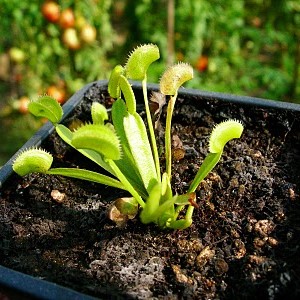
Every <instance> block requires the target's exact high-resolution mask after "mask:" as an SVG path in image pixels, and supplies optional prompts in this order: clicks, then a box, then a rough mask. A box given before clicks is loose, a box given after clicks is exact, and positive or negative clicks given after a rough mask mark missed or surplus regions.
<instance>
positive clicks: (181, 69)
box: [160, 63, 194, 96]
mask: <svg viewBox="0 0 300 300" xmlns="http://www.w3.org/2000/svg"><path fill="white" fill-rule="evenodd" d="M193 76H194V74H193V68H192V67H191V66H190V65H189V64H186V63H178V64H176V65H173V66H171V67H169V68H168V69H167V70H166V71H165V72H164V74H163V75H162V77H161V79H160V91H161V93H162V94H164V95H171V96H173V95H176V94H177V91H178V89H179V88H180V87H181V86H182V84H183V83H184V82H186V81H188V80H190V79H192V78H193Z"/></svg>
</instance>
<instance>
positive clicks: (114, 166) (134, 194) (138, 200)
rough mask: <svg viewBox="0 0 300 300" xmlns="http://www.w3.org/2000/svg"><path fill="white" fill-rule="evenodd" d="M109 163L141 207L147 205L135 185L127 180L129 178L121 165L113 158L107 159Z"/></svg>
mask: <svg viewBox="0 0 300 300" xmlns="http://www.w3.org/2000/svg"><path fill="white" fill-rule="evenodd" d="M107 162H108V164H109V165H110V167H111V168H112V170H113V171H114V172H115V174H116V176H117V178H118V179H119V180H120V181H121V182H122V183H123V185H124V186H125V187H126V189H127V191H128V192H129V193H130V194H131V195H132V196H133V197H134V198H135V199H136V201H137V202H138V204H139V205H140V206H141V207H144V206H145V202H144V201H143V199H142V197H141V196H140V195H139V193H138V192H137V191H136V190H135V189H134V187H133V186H132V185H131V184H130V182H129V181H128V180H127V178H126V177H125V176H124V174H123V173H122V172H121V170H120V169H119V167H118V166H117V165H116V164H115V162H114V161H113V160H112V159H108V160H107Z"/></svg>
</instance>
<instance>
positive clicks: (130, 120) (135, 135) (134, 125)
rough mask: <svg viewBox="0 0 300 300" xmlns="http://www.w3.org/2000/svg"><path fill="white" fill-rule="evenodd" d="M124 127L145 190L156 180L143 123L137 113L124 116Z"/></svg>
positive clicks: (148, 189)
mask: <svg viewBox="0 0 300 300" xmlns="http://www.w3.org/2000/svg"><path fill="white" fill-rule="evenodd" d="M124 129H125V134H126V137H127V141H128V143H129V147H130V150H131V153H132V156H133V158H134V161H135V164H136V166H137V168H138V170H139V173H140V175H141V178H142V180H143V182H144V185H145V188H146V190H147V191H148V192H149V191H150V190H151V188H152V187H153V186H154V184H155V183H156V182H157V179H156V178H157V174H156V169H155V164H154V160H153V155H152V151H151V146H150V143H149V140H148V135H147V131H146V127H145V124H144V122H143V120H142V118H141V117H140V115H138V114H137V113H135V114H133V115H131V114H128V115H127V116H126V117H125V118H124Z"/></svg>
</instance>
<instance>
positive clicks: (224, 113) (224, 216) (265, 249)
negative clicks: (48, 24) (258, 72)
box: [2, 49, 300, 299]
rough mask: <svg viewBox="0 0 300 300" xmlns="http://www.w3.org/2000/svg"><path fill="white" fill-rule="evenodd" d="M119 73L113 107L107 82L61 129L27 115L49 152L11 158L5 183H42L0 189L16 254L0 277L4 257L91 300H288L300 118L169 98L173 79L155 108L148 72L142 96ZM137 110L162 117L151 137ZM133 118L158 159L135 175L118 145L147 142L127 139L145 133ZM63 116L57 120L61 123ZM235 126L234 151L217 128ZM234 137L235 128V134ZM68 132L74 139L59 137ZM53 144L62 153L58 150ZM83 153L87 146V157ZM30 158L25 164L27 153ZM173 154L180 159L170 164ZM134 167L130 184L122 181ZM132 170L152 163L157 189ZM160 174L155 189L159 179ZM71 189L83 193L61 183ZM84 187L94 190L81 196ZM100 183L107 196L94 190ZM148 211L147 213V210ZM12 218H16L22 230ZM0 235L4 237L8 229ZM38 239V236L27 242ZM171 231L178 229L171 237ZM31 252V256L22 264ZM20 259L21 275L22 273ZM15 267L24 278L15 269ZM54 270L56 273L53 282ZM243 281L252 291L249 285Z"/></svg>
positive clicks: (293, 113)
mask: <svg viewBox="0 0 300 300" xmlns="http://www.w3.org/2000/svg"><path fill="white" fill-rule="evenodd" d="M154 50H156V49H154ZM153 57H154V58H155V57H156V56H155V55H154V56H153ZM153 57H152V59H153ZM148 63H149V61H148ZM128 66H130V63H128V64H127V65H126V66H125V67H117V68H116V69H114V72H113V73H112V75H113V78H112V79H111V80H110V82H109V84H108V90H109V92H110V95H109V94H108V93H107V85H106V84H103V82H102V83H98V84H94V85H91V86H90V87H89V89H88V90H85V96H84V97H83V99H84V101H82V102H81V103H80V105H79V106H78V107H76V114H75V115H72V116H70V115H69V116H66V113H63V112H62V111H61V110H60V106H59V105H58V103H57V102H53V101H52V100H51V101H48V100H49V99H48V100H47V99H46V101H45V98H40V99H39V101H36V102H33V103H32V104H33V105H31V106H32V107H31V109H30V110H31V112H34V110H35V114H37V115H39V114H41V115H43V116H44V114H45V111H47V115H48V118H49V119H50V120H51V122H52V123H53V124H54V126H55V127H54V128H55V134H54V135H52V137H51V138H50V140H47V141H45V142H44V143H43V145H42V148H45V150H46V151H41V150H38V152H31V153H33V155H36V156H35V159H34V160H32V157H29V158H28V157H27V155H26V153H27V154H28V153H30V152H24V150H22V153H23V154H21V156H19V159H17V160H16V158H13V161H14V162H15V164H14V168H15V169H16V168H17V169H18V168H19V167H20V166H18V164H21V170H22V172H23V173H21V175H24V174H26V173H28V172H32V168H34V171H35V172H41V173H31V174H28V175H25V176H24V177H19V176H17V175H16V174H14V175H13V176H12V178H11V179H9V180H8V181H7V182H6V186H7V187H8V186H10V185H12V184H14V186H12V191H6V189H3V192H2V198H3V201H5V203H6V205H5V207H6V217H7V219H10V220H17V224H15V225H11V226H12V227H13V228H15V229H14V231H12V230H8V229H6V230H2V232H3V233H4V232H5V233H6V235H5V238H4V239H5V240H13V241H14V245H15V246H17V247H14V245H12V247H8V248H7V247H6V248H5V251H6V252H5V253H6V255H5V257H4V259H3V263H4V264H5V265H6V266H8V267H13V265H12V263H11V262H12V259H11V257H12V256H13V257H14V267H15V268H17V269H19V270H24V268H25V265H26V267H28V268H29V269H30V270H29V271H27V273H30V274H33V275H37V276H39V277H44V278H45V279H47V280H51V281H55V282H56V283H59V284H61V285H65V286H69V287H72V288H74V289H77V290H80V291H84V292H85V293H86V294H88V295H92V296H96V297H99V298H101V297H102V298H103V297H119V298H120V297H124V298H126V297H127V298H128V297H133V298H138V299H139V298H153V297H166V296H167V295H170V294H173V295H176V296H177V297H178V298H182V297H186V296H187V295H193V297H196V298H198V299H199V298H200V299H201V298H220V297H227V298H230V297H233V295H234V296H235V297H236V296H237V295H238V297H240V298H243V297H253V296H255V295H258V294H259V295H262V296H263V297H269V296H270V295H273V294H272V293H273V292H274V293H277V294H276V295H286V296H290V297H295V296H296V294H297V288H296V287H297V285H298V284H299V279H297V278H298V277H297V274H298V273H297V272H298V270H299V264H297V263H295V261H296V258H297V257H298V255H299V253H297V251H295V245H297V244H298V243H299V238H298V236H299V235H298V234H295V235H293V238H288V236H291V232H294V233H298V231H299V222H298V223H297V220H298V215H299V205H297V201H296V200H297V199H299V184H298V182H299V180H298V179H299V167H298V166H297V163H295V162H297V161H299V144H300V141H299V134H298V132H299V121H298V120H299V111H300V109H299V106H292V105H291V106H290V107H288V105H286V104H277V103H273V102H266V101H263V100H257V99H253V98H247V97H246V98H243V97H235V96H227V95H222V94H217V93H204V92H199V91H193V90H188V89H186V90H182V89H180V90H178V91H177V90H176V84H177V83H178V82H179V83H182V79H183V78H187V77H185V76H178V77H176V82H175V86H174V85H173V82H171V83H169V84H167V89H169V90H168V91H171V92H167V90H166V89H165V88H163V91H165V94H169V93H170V95H166V97H165V102H166V104H163V103H164V101H163V100H161V101H160V100H157V99H163V98H164V97H163V96H156V97H154V98H153V97H151V94H152V93H154V92H158V91H159V90H160V89H161V85H160V86H157V85H155V86H153V85H149V84H148V89H145V81H144V78H145V72H144V71H145V70H142V69H140V70H139V75H138V78H134V79H141V78H142V81H144V82H143V83H142V84H140V85H139V84H136V83H135V82H131V84H128V82H127V80H126V77H127V76H130V77H131V76H132V74H131V73H130V72H129V71H128V72H126V69H127V68H128ZM178 67H180V65H176V66H175V68H178ZM124 69H125V70H124ZM168 72H171V71H170V70H168ZM176 73H177V74H178V70H177V71H176ZM167 74H168V73H167ZM123 77H125V79H124V78H123ZM132 77H135V76H132ZM163 77H164V76H163ZM163 77H162V79H163ZM167 77H168V76H167ZM145 90H146V93H145ZM80 95H81V96H80V97H79V98H82V94H80ZM145 95H146V96H147V97H145ZM148 95H149V96H150V99H148ZM111 96H112V97H111ZM121 96H122V98H121ZM133 96H134V97H133ZM175 96H176V97H175ZM123 97H124V98H125V101H124V98H123ZM146 98H147V99H146ZM115 99H116V100H115ZM120 99H122V100H123V101H121V100H120ZM134 99H136V101H134ZM145 99H146V101H147V100H149V102H150V103H152V101H154V102H155V101H156V103H157V104H158V105H157V106H156V107H157V109H156V110H155V111H154V116H153V115H150V117H151V119H150V121H151V122H149V123H148V119H147V118H148V117H147V111H146V109H145V108H144V107H147V106H145ZM240 99H242V101H241V100H240ZM99 100H100V102H99ZM44 101H45V102H44ZM95 102H96V103H98V104H95ZM174 102H176V104H175V105H174V106H173V104H174ZM45 103H47V105H46V106H45ZM50 103H52V104H51V105H52V106H50ZM170 103H171V104H170ZM66 105H69V102H67V103H66ZM104 107H105V109H104ZM140 107H142V110H143V109H145V111H144V112H142V113H141V117H142V121H143V124H145V127H146V132H147V133H148V132H150V131H151V129H149V128H150V126H151V124H154V126H153V127H154V128H153V132H154V134H155V136H156V138H155V141H154V140H151V135H150V134H149V139H148V141H149V142H148V143H147V148H146V150H145V151H143V155H144V156H145V157H150V156H148V154H149V147H150V149H151V152H152V153H154V152H155V151H153V150H152V145H153V144H154V143H155V142H156V149H157V154H153V159H151V160H150V159H149V161H150V162H144V158H143V157H142V158H141V160H140V161H139V162H136V159H135V156H134V153H133V152H132V151H131V148H133V147H130V145H131V143H133V142H132V141H130V140H125V138H127V136H129V134H127V135H126V130H130V133H132V132H134V134H133V135H136V134H139V136H140V141H139V144H138V147H140V144H142V143H144V142H145V139H144V136H143V135H142V134H141V132H144V129H141V128H140V127H141V125H138V126H137V124H141V123H140V122H139V121H138V122H136V121H133V118H132V115H133V116H136V114H135V113H136V112H137V111H139V110H140ZM286 107H288V108H289V109H286ZM137 108H138V109H137ZM170 108H172V110H171V109H170ZM107 109H108V110H107ZM292 109H294V110H292ZM53 111H58V113H54V114H53V113H52V112H53ZM170 111H171V112H172V114H171V115H172V116H173V118H172V119H171V124H170V117H168V114H170ZM116 112H117V114H116ZM62 115H64V116H65V119H64V121H63V122H62V123H61V122H59V121H60V118H61V116H62ZM116 115H117V116H116ZM169 116H170V115H169ZM153 117H154V119H153ZM134 118H135V120H139V117H137V116H136V117H134ZM236 119H239V120H241V122H242V123H243V124H244V127H245V130H244V132H243V134H242V136H241V138H239V139H233V140H231V138H232V137H236V135H231V134H230V135H228V132H227V128H226V127H227V125H228V126H231V124H229V123H228V122H231V121H228V120H236ZM120 120H122V122H120ZM226 120H227V122H225V123H224V121H226ZM154 121H155V122H154ZM219 123H220V124H221V127H219V126H217V124H219ZM74 124H77V125H76V126H74ZM120 124H121V125H120ZM122 124H123V126H122ZM124 124H126V126H124ZM233 124H234V125H235V126H238V127H239V126H240V125H239V124H240V122H237V123H236V122H234V123H233ZM71 125H72V128H74V127H76V128H77V129H75V130H72V131H69V127H70V126H71ZM94 125H95V126H94ZM224 125H225V126H224ZM47 126H49V124H48V125H47ZM103 126H104V127H105V129H104V127H103ZM118 126H120V127H121V129H122V130H124V132H125V133H123V134H122V132H121V129H120V128H117V127H118ZM216 126H217V127H216ZM223 126H224V127H223ZM128 128H130V129H128ZM133 128H135V130H133ZM168 128H170V130H169V129H168ZM214 128H216V129H215V130H214ZM99 129H100V130H101V137H100V138H101V140H98V138H99V136H98V133H97V132H98V131H99ZM220 129H221V130H220ZM86 130H87V131H88V133H89V134H90V136H89V137H90V138H88V141H86V135H85V132H84V131H86ZM219 130H220V131H221V133H219ZM43 132H45V129H44V130H43ZM70 132H71V133H70ZM95 132H96V133H95ZM120 132H121V133H120ZM168 133H170V136H169V135H168ZM224 133H226V134H225V135H224ZM75 134H77V136H75ZM107 135H108V136H109V138H107V137H106V136H107ZM115 135H117V137H118V138H117V140H116V138H115V137H116V136H115ZM214 135H215V137H214ZM62 136H63V141H62V140H61V139H60V138H59V137H62ZM211 137H213V139H211ZM73 138H74V140H73ZM130 138H131V139H132V135H131V134H130ZM215 138H216V139H215ZM93 139H94V140H96V141H97V143H94V144H93V143H92V144H91V141H93ZM72 140H73V142H72ZM124 140H125V141H126V143H125V142H124ZM134 141H135V140H134ZM215 141H218V142H215ZM38 144H39V143H38ZM38 144H37V145H35V146H34V148H35V149H32V147H29V148H31V149H29V151H36V150H37V149H36V148H37V147H38ZM66 144H67V145H66ZM79 144H80V147H79ZM224 144H226V145H225V147H224V146H223V145H224ZM68 145H69V146H68ZM82 145H84V147H81V146H82ZM99 145H102V147H101V150H99V149H98V147H99ZM124 145H126V147H128V148H127V149H126V148H125V146H124ZM134 145H136V142H134ZM166 145H167V146H166ZM46 146H47V147H46ZM169 146H170V147H171V149H170V148H169ZM76 147H77V148H79V151H78V149H77V148H76ZM138 147H137V148H138ZM147 149H148V150H147ZM178 149H180V151H181V153H182V155H180V156H176V157H174V156H173V157H172V156H171V159H169V157H170V153H171V154H172V155H173V154H174V153H175V152H176V150H178ZM129 150H130V151H129ZM27 151H28V150H27ZM220 152H222V153H223V155H222V156H220ZM49 153H51V155H50V154H49ZM95 153H98V154H99V155H98V154H95ZM130 153H131V154H130ZM211 153H214V154H213V155H210V154H211ZM216 153H217V154H216ZM129 155H130V156H129ZM156 155H157V156H158V161H159V168H158V165H156V159H155V156H156ZM219 156H220V157H219ZM206 157H210V158H209V159H208V162H209V163H210V161H213V162H214V168H213V169H212V168H211V166H210V164H209V163H208V169H209V170H210V171H208V173H207V176H205V179H203V180H202V178H201V177H203V174H205V172H204V171H203V169H202V170H201V166H203V165H204V166H205V168H204V169H205V170H206V166H207V165H206V163H205V161H206ZM91 158H92V159H91ZM129 158H130V159H129ZM212 158H214V159H216V160H218V164H215V161H214V160H212ZM52 159H53V161H52ZM125 159H128V161H127V163H128V164H126V167H122V164H121V163H120V160H123V161H124V160H125ZM26 161H27V162H26ZM36 161H38V163H36ZM111 161H112V162H113V163H111ZM133 161H134V162H135V163H134V166H136V170H135V172H136V173H135V174H138V175H137V176H136V177H135V176H132V173H131V170H132V169H131V166H132V165H131V163H132V162H133ZM141 161H143V163H144V165H147V164H148V163H151V165H152V167H151V169H150V170H151V174H155V180H153V177H154V175H153V177H152V176H151V177H147V175H148V174H141V173H142V171H143V170H141V169H143V168H141V167H139V165H138V164H139V163H141ZM28 162H29V164H28ZM45 162H46V164H45ZM99 162H100V163H101V164H102V165H101V167H100V166H99V164H100V163H99ZM10 164H11V163H10ZM161 164H162V165H161ZM116 166H117V168H116ZM129 166H130V167H129ZM170 166H171V173H170V174H171V176H170V178H169V175H168V174H169V173H168V172H169V170H170ZM149 168H150V167H149V166H147V169H146V168H145V170H149ZM158 169H160V170H158ZM199 169H200V170H201V172H200V174H202V175H199V173H198V170H199ZM5 170H6V167H4V170H3V171H5ZM67 170H71V171H67ZM83 170H85V171H83ZM119 170H121V173H122V174H124V173H125V174H126V176H122V174H120V171H119ZM74 171H75V172H74ZM159 171H161V175H160V176H157V174H159ZM20 172H21V171H20ZM111 172H114V176H111ZM126 172H127V173H126ZM62 173H64V174H62ZM147 173H148V172H147ZM55 174H61V175H64V176H61V175H55ZM74 174H75V175H76V176H75V175H74ZM99 174H101V176H99ZM164 174H166V175H164ZM80 176H81V177H82V178H81V179H79V180H78V179H73V178H69V177H77V178H80ZM84 177H85V178H84ZM87 177H89V179H91V178H92V179H93V180H92V182H90V183H89V184H87V181H86V179H88V178H87ZM124 177H125V179H124ZM134 178H136V179H135V180H134ZM195 178H196V179H195ZM199 178H200V180H199ZM82 179H84V180H82ZM159 179H160V180H161V181H160V183H159ZM103 180H105V181H107V184H108V185H111V186H114V188H111V189H110V188H108V187H107V185H103V184H101V182H100V181H103ZM126 180H127V181H126ZM199 181H200V184H198V182H199ZM99 182H100V184H99ZM128 182H129V185H128ZM102 183H103V182H102ZM153 183H154V184H153ZM132 186H133V189H132V188H131V187H132ZM162 187H163V188H162ZM170 187H172V188H170ZM194 189H195V190H194ZM193 190H194V191H193ZM157 191H158V192H157ZM162 191H164V192H162ZM153 195H154V196H153ZM116 199H117V200H116ZM132 199H135V200H136V201H132ZM149 199H150V200H149ZM114 200H116V201H114ZM149 201H150V202H149ZM143 202H145V203H144V204H143ZM147 203H151V205H148V207H147V206H146V205H147ZM153 203H154V204H153ZM165 203H167V204H165ZM12 206H16V207H17V210H16V211H13V210H12ZM153 207H154V208H153ZM177 207H179V209H177ZM145 210H146V213H145ZM21 211H23V212H24V213H25V214H24V217H22V218H20V216H21V215H20V212H21ZM177 213H178V214H177ZM16 216H18V218H16ZM108 216H112V217H111V219H113V220H114V221H116V223H117V225H118V226H116V225H115V224H114V223H112V222H111V221H110V220H109V218H108ZM29 217H30V218H29ZM177 221H179V222H177ZM191 221H192V222H191ZM2 226H3V228H4V229H5V228H7V227H6V226H7V222H5V223H3V225H2ZM35 228H38V232H37V233H33V231H32V230H34V229H35ZM176 228H180V229H184V228H185V229H184V230H175V231H174V230H172V229H176ZM161 229H164V230H161ZM166 229H169V230H166ZM29 233H31V234H30V235H29ZM288 233H289V234H288ZM25 237H27V239H26V240H25V241H24V238H25ZM34 242H37V243H38V246H37V245H36V244H34ZM30 247H31V248H32V249H38V251H37V250H35V251H32V253H31V251H25V249H29V248H30ZM14 248H21V250H22V254H18V255H17V254H15V251H14ZM25 252H26V258H27V259H26V262H24V260H22V259H20V258H21V257H22V255H24V253H25ZM56 255H58V257H56ZM16 261H20V262H21V261H22V264H19V265H18V266H16ZM27 261H28V263H27ZM262 264H263V265H264V266H265V267H264V268H262V267H261V266H262ZM46 266H48V267H46ZM51 270H52V272H54V273H52V275H51V272H50V271H51ZM59 270H61V271H62V273H59V274H60V275H57V274H58V271H59ZM78 270H80V278H81V280H80V281H81V282H80V284H78V276H79V274H78ZM48 272H49V273H48ZM53 274H55V275H53ZM250 274H251V276H252V277H251V278H253V276H255V278H256V280H255V281H251V280H249V276H250ZM283 276H284V278H285V280H284V281H283V280H282V278H283ZM75 282H77V283H75ZM77 284H78V285H77ZM241 287H242V288H241ZM272 287H276V289H275V290H274V289H273V288H272Z"/></svg>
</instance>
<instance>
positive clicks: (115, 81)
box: [108, 65, 124, 99]
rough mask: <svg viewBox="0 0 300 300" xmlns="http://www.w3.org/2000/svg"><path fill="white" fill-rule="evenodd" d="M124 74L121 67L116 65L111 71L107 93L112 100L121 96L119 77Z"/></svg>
mask: <svg viewBox="0 0 300 300" xmlns="http://www.w3.org/2000/svg"><path fill="white" fill-rule="evenodd" d="M122 74H124V68H123V67H122V66H121V65H117V66H115V67H114V69H113V70H112V72H111V74H110V77H109V81H108V93H109V95H110V96H111V97H112V98H115V99H117V98H119V97H120V96H121V91H120V86H119V79H120V75H122Z"/></svg>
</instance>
